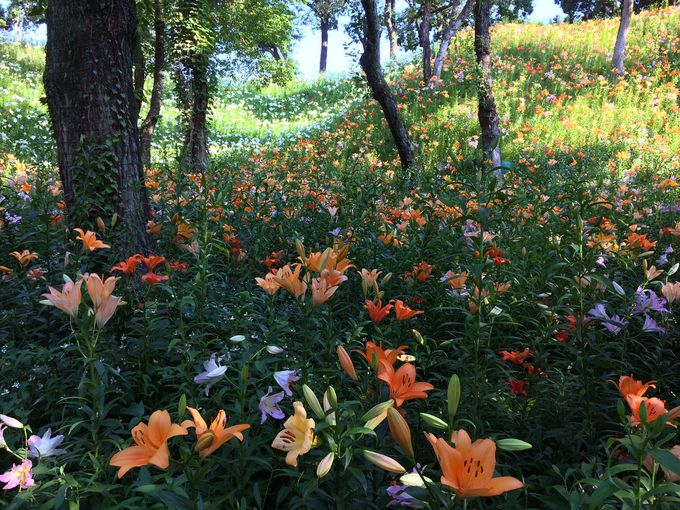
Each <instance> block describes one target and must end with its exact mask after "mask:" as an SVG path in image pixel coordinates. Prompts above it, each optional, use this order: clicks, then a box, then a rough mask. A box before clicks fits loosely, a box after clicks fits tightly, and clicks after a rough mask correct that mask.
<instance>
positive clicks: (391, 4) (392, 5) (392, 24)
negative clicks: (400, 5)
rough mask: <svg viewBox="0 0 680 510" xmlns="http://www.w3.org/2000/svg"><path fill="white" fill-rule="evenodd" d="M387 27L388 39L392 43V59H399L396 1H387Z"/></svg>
mask: <svg viewBox="0 0 680 510" xmlns="http://www.w3.org/2000/svg"><path fill="white" fill-rule="evenodd" d="M384 14H385V27H387V39H388V40H389V42H390V58H393V59H394V58H397V50H398V49H399V37H398V34H397V27H396V25H397V20H396V17H397V16H396V1H395V0H385V12H384Z"/></svg>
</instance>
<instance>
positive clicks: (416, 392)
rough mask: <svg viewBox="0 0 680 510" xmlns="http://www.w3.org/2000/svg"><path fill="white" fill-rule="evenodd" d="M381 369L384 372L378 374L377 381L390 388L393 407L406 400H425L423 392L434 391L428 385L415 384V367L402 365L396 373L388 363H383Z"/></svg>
mask: <svg viewBox="0 0 680 510" xmlns="http://www.w3.org/2000/svg"><path fill="white" fill-rule="evenodd" d="M382 367H383V369H384V370H383V371H382V372H381V373H379V374H378V379H380V380H381V381H384V382H385V384H387V386H388V387H389V388H390V398H391V399H393V400H394V401H395V407H401V404H403V403H404V402H405V401H406V400H413V399H416V398H427V393H425V392H426V391H431V390H433V389H434V386H432V385H431V384H430V383H426V382H416V367H415V366H413V365H411V364H410V363H404V364H403V365H402V366H400V367H399V370H397V371H396V372H395V371H394V367H393V366H392V365H390V364H388V363H383V364H382Z"/></svg>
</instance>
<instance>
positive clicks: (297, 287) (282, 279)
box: [273, 264, 307, 299]
mask: <svg viewBox="0 0 680 510" xmlns="http://www.w3.org/2000/svg"><path fill="white" fill-rule="evenodd" d="M300 270H301V266H297V267H296V268H295V271H294V272H293V271H292V270H291V268H290V266H289V265H288V264H286V265H285V266H283V267H282V268H281V269H279V270H278V271H277V272H276V276H275V277H274V278H273V280H274V281H275V282H276V283H278V284H279V285H280V286H281V287H282V288H284V289H285V290H287V291H288V292H289V293H290V294H291V295H292V296H293V297H294V298H295V299H299V298H300V297H301V296H303V295H304V294H305V292H307V284H306V283H305V282H304V281H302V280H300Z"/></svg>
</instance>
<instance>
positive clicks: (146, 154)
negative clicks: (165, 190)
mask: <svg viewBox="0 0 680 510" xmlns="http://www.w3.org/2000/svg"><path fill="white" fill-rule="evenodd" d="M154 32H155V34H154V37H155V40H154V57H153V87H152V89H151V101H150V102H149V112H148V113H147V114H146V118H145V119H144V122H142V126H141V128H140V133H139V137H140V144H141V153H142V164H143V165H144V168H151V138H152V137H153V132H154V129H155V128H156V124H157V123H158V119H160V116H161V102H162V100H163V68H164V67H165V21H164V19H163V11H162V6H161V0H156V2H155V5H154Z"/></svg>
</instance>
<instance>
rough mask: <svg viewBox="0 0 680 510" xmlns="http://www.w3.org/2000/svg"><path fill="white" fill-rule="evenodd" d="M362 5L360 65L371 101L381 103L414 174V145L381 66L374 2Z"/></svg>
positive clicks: (405, 165)
mask: <svg viewBox="0 0 680 510" xmlns="http://www.w3.org/2000/svg"><path fill="white" fill-rule="evenodd" d="M361 5H362V6H363V8H364V12H365V14H366V31H365V33H364V36H363V37H362V41H361V42H362V44H363V47H364V52H363V54H362V55H361V58H360V60H359V63H360V64H361V68H362V69H363V70H364V73H366V80H367V81H368V85H369V87H370V88H371V92H372V93H373V98H374V99H375V100H376V101H377V102H378V104H380V107H381V108H382V111H383V114H384V115H385V120H386V121H387V125H388V126H389V128H390V132H391V133H392V137H393V138H394V143H395V145H396V146H397V151H398V152H399V159H400V160H401V166H402V168H403V169H404V170H406V171H415V170H416V158H415V150H414V147H413V143H412V142H411V138H410V137H409V134H408V131H407V129H406V126H405V125H404V121H403V119H402V118H401V114H400V113H399V109H398V108H397V103H396V101H395V100H394V96H392V91H391V90H390V87H389V85H388V84H387V81H386V80H385V76H384V75H383V72H382V68H381V67H380V23H379V20H378V9H377V7H376V2H375V0H361Z"/></svg>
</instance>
